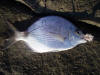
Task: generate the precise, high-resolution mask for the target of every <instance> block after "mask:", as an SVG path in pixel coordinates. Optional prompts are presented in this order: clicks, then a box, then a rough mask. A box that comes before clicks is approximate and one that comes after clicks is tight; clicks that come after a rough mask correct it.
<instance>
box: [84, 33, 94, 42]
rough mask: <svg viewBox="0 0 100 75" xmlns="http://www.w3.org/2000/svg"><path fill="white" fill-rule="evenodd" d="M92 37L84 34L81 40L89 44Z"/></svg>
mask: <svg viewBox="0 0 100 75" xmlns="http://www.w3.org/2000/svg"><path fill="white" fill-rule="evenodd" d="M93 38H94V36H93V35H91V34H85V35H83V39H84V40H86V41H87V42H91V41H92V40H93Z"/></svg>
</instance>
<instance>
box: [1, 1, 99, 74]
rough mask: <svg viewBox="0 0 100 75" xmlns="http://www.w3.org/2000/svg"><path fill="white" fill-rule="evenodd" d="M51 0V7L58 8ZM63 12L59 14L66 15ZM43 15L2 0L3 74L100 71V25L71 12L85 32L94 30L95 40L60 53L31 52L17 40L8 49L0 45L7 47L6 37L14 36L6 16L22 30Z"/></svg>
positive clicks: (86, 72) (21, 5) (14, 2)
mask: <svg viewBox="0 0 100 75" xmlns="http://www.w3.org/2000/svg"><path fill="white" fill-rule="evenodd" d="M34 1H35V0H34ZM37 1H38V0H37ZM48 1H49V0H47V3H48V7H49V8H51V9H53V10H55V8H52V7H54V6H51V5H50V4H49V2H48ZM52 1H56V0H52ZM68 1H70V0H68ZM80 1H81V0H80ZM84 1H85V0H84ZM94 1H97V0H94ZM56 2H57V1H56ZM56 2H55V3H56ZM49 5H50V6H51V7H50V6H49ZM54 5H55V6H56V5H57V4H54ZM59 5H60V3H59ZM69 5H70V4H69ZM64 8H65V7H64ZM37 10H39V9H37ZM65 10H66V9H64V12H65ZM69 10H70V9H69ZM66 11H67V10H66ZM70 11H71V10H70ZM54 14H55V13H54ZM64 14H65V13H63V14H57V15H60V16H65V15H64ZM44 15H47V14H44V13H42V14H36V13H33V11H31V10H30V9H29V8H28V7H26V6H25V5H23V4H21V3H18V2H16V1H12V0H2V1H1V2H0V75H100V28H99V27H96V26H92V25H89V24H87V23H83V22H79V21H77V20H74V19H72V18H71V17H69V16H65V18H68V19H69V20H70V21H72V22H73V23H74V24H76V25H77V26H78V27H79V28H80V29H81V30H83V31H84V32H88V33H90V34H93V35H94V41H92V42H90V43H86V44H81V45H78V46H77V47H75V48H73V49H71V50H68V51H63V52H57V53H44V54H38V53H32V52H31V51H30V50H29V49H28V48H27V46H26V45H25V44H24V43H23V42H17V43H16V44H14V45H13V46H11V47H10V48H9V49H6V50H2V49H1V48H2V47H4V39H5V38H8V37H10V36H11V29H9V27H8V25H7V24H6V20H5V18H7V19H9V20H10V21H11V22H12V23H13V24H14V25H15V27H16V28H17V29H19V30H20V31H23V30H26V29H27V27H28V26H29V25H31V24H32V23H33V22H34V21H35V20H36V19H37V18H39V17H41V16H44ZM52 15H53V14H52Z"/></svg>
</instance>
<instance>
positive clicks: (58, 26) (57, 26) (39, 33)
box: [15, 16, 93, 53]
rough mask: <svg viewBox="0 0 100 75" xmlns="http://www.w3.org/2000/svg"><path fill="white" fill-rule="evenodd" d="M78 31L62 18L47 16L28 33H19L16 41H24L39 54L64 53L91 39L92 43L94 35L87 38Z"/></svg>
mask: <svg viewBox="0 0 100 75" xmlns="http://www.w3.org/2000/svg"><path fill="white" fill-rule="evenodd" d="M77 29H78V28H77V27H76V26H75V25H74V24H72V23H71V22H70V21H68V20H66V19H64V18H62V17H59V16H46V17H42V18H40V19H39V20H37V21H36V22H34V23H33V24H32V25H31V26H30V27H29V28H28V29H27V31H26V32H18V31H17V32H16V36H15V40H16V41H20V40H22V41H24V42H25V43H26V44H27V45H28V46H29V48H31V49H32V51H33V52H37V53H45V52H58V51H64V50H69V49H71V48H73V47H75V46H77V45H79V44H81V43H86V42H87V41H88V39H89V38H91V39H90V40H89V41H92V39H93V36H92V35H90V34H87V35H86V36H85V35H84V34H83V33H82V31H78V32H79V33H77ZM26 33H27V35H26ZM88 36H89V38H88V39H86V38H87V37H88ZM85 37H86V38H85Z"/></svg>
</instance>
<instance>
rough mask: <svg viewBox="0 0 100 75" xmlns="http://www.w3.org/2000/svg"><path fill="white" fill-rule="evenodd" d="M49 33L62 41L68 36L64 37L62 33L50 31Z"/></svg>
mask: <svg viewBox="0 0 100 75" xmlns="http://www.w3.org/2000/svg"><path fill="white" fill-rule="evenodd" d="M49 34H50V35H52V36H53V37H54V38H55V39H56V40H59V41H61V42H64V40H65V39H66V37H64V36H62V35H60V34H57V33H52V32H49Z"/></svg>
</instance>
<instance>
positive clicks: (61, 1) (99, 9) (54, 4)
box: [16, 0, 100, 27]
mask: <svg viewBox="0 0 100 75" xmlns="http://www.w3.org/2000/svg"><path fill="white" fill-rule="evenodd" d="M16 1H18V2H20V3H22V4H24V5H26V6H27V7H29V8H30V9H31V10H33V11H34V12H36V13H46V14H48V13H56V14H57V13H58V14H63V15H64V16H70V17H72V18H74V19H78V20H80V21H82V22H85V23H88V24H92V25H96V26H99V27H100V1H99V0H16Z"/></svg>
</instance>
